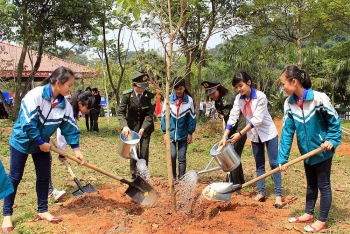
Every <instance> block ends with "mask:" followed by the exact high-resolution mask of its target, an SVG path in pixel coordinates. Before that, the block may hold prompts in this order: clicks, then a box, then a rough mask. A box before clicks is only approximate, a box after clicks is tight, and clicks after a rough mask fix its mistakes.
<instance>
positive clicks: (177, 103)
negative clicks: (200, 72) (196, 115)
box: [175, 93, 186, 116]
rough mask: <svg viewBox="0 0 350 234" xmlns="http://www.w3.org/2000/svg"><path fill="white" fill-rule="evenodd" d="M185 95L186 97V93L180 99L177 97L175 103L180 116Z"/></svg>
mask: <svg viewBox="0 0 350 234" xmlns="http://www.w3.org/2000/svg"><path fill="white" fill-rule="evenodd" d="M185 97H186V93H184V95H183V96H182V98H181V99H180V100H179V99H175V105H176V112H177V113H176V114H177V116H179V112H180V106H181V103H183V102H184V100H185Z"/></svg>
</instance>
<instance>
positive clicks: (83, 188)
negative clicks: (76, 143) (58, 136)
mask: <svg viewBox="0 0 350 234" xmlns="http://www.w3.org/2000/svg"><path fill="white" fill-rule="evenodd" d="M50 143H51V144H52V145H53V146H54V147H56V148H57V144H56V142H55V141H54V140H51V141H50ZM63 163H64V165H65V166H66V167H67V170H68V172H69V174H70V175H71V176H72V178H73V180H74V182H75V183H76V185H77V186H78V190H77V191H74V192H73V193H72V194H73V195H74V196H81V195H83V194H84V193H93V192H97V189H96V188H95V187H94V186H92V185H91V184H87V185H85V186H81V184H80V182H79V180H78V178H77V177H76V176H75V174H74V172H73V170H72V168H71V167H70V165H69V163H68V162H67V160H63Z"/></svg>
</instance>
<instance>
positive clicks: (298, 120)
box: [278, 66, 342, 232]
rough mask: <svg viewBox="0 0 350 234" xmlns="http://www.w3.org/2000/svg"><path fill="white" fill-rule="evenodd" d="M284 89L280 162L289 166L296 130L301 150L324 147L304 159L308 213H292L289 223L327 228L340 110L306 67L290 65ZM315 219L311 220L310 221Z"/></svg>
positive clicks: (283, 77)
mask: <svg viewBox="0 0 350 234" xmlns="http://www.w3.org/2000/svg"><path fill="white" fill-rule="evenodd" d="M280 81H281V83H282V87H283V90H284V91H285V92H286V93H287V94H288V95H289V97H288V98H287V99H286V101H285V103H284V121H283V128H282V133H281V140H280V148H279V153H278V162H279V164H280V168H281V170H286V169H287V167H285V166H283V164H285V163H287V162H288V158H289V153H290V149H291V146H292V142H293V136H294V132H296V135H297V142H298V147H299V151H300V153H301V154H306V153H308V152H310V151H312V150H314V149H316V148H319V147H321V148H322V149H323V150H324V151H322V152H320V153H318V154H316V155H315V156H312V157H311V158H308V159H306V160H305V161H304V169H305V174H306V181H307V188H306V204H305V213H304V214H303V215H301V216H299V217H291V218H290V219H289V222H290V223H310V224H309V225H307V226H305V227H304V230H305V231H307V232H319V231H321V230H323V229H326V221H327V218H328V213H329V210H330V207H331V203H332V189H331V181H330V174H331V166H332V158H333V155H334V153H335V149H336V148H337V146H338V145H339V144H340V142H341V134H342V130H341V124H340V119H339V117H338V114H337V112H336V111H335V109H334V108H333V106H332V104H331V102H330V99H329V97H327V95H326V94H324V93H320V92H317V91H314V90H312V89H311V79H310V77H309V74H308V72H307V71H306V70H303V69H299V68H298V67H297V66H288V67H287V68H286V69H285V70H284V71H283V72H282V75H281V77H280ZM318 191H320V211H319V214H318V217H317V219H316V220H314V209H315V204H316V201H317V196H318ZM311 223H312V224H311Z"/></svg>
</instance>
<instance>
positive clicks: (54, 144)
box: [50, 138, 75, 179]
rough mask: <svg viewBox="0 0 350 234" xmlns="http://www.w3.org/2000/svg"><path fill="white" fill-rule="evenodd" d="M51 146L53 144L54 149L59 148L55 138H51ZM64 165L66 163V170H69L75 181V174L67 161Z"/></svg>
mask: <svg viewBox="0 0 350 234" xmlns="http://www.w3.org/2000/svg"><path fill="white" fill-rule="evenodd" d="M50 144H51V145H52V146H53V147H55V148H57V143H56V141H55V140H54V139H53V138H50ZM63 163H64V165H65V166H66V168H67V170H68V172H69V174H70V176H71V177H73V179H74V178H75V174H74V172H73V170H72V168H71V167H70V165H69V163H68V162H67V160H63Z"/></svg>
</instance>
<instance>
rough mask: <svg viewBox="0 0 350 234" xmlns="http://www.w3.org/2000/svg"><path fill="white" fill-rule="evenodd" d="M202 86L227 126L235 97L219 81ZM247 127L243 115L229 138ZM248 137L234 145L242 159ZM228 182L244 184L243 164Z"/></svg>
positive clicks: (232, 172) (212, 81) (231, 174)
mask: <svg viewBox="0 0 350 234" xmlns="http://www.w3.org/2000/svg"><path fill="white" fill-rule="evenodd" d="M201 85H202V86H203V87H204V89H205V94H206V95H208V96H209V97H210V98H211V99H212V100H214V101H215V108H216V111H217V112H218V114H219V118H220V119H223V121H224V122H225V126H226V124H227V121H228V118H229V115H230V111H231V109H232V106H233V103H234V100H235V96H234V95H233V94H232V93H231V92H230V91H228V90H227V89H226V88H225V87H224V86H222V85H221V84H220V81H219V80H217V79H214V80H209V81H203V82H202V83H201ZM245 126H246V121H245V118H244V116H243V114H242V113H241V114H240V116H239V120H238V122H237V124H236V125H235V126H234V127H233V128H232V130H231V132H230V134H229V137H231V136H232V135H233V134H234V133H236V132H239V131H241V130H242V129H243V128H244V127H245ZM246 139H247V135H243V136H242V137H241V138H240V139H239V141H237V142H236V143H235V144H234V149H235V151H236V153H237V154H238V155H239V157H241V154H242V151H243V148H244V145H245V141H246ZM226 181H230V182H232V183H233V184H244V183H245V180H244V173H243V167H242V163H240V165H239V166H238V167H237V168H236V169H235V170H233V171H231V172H230V178H228V176H227V177H226Z"/></svg>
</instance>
